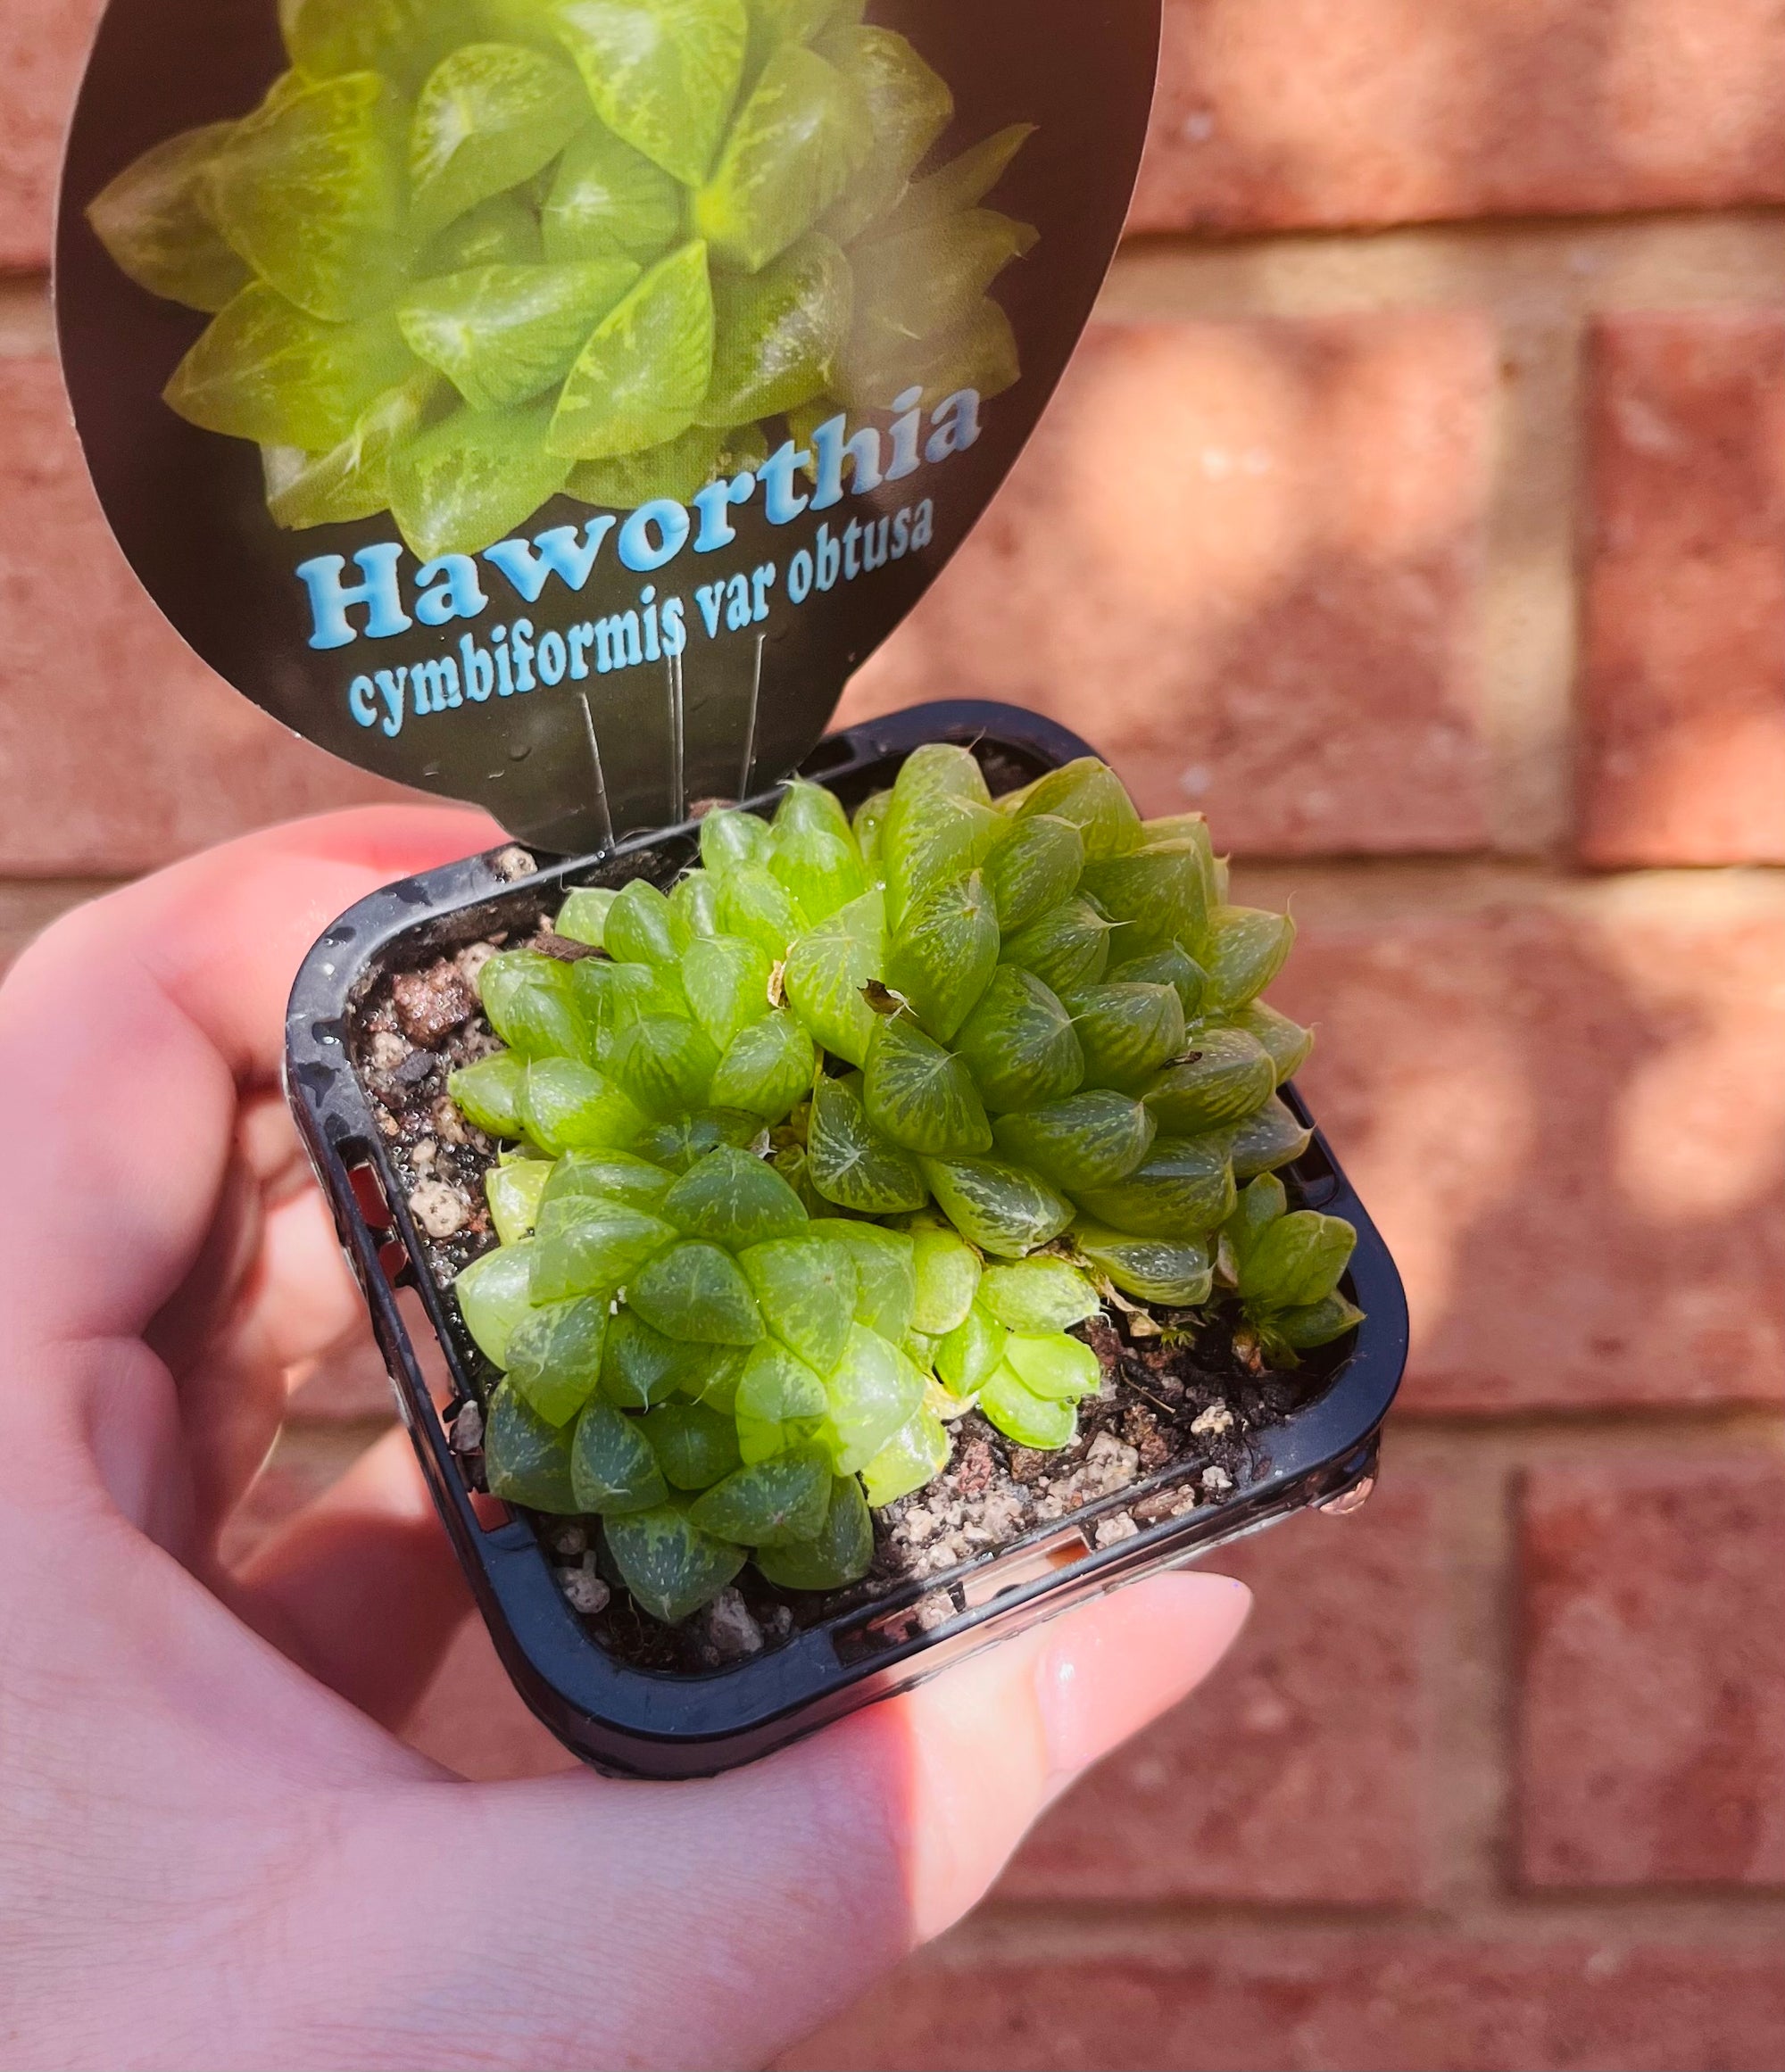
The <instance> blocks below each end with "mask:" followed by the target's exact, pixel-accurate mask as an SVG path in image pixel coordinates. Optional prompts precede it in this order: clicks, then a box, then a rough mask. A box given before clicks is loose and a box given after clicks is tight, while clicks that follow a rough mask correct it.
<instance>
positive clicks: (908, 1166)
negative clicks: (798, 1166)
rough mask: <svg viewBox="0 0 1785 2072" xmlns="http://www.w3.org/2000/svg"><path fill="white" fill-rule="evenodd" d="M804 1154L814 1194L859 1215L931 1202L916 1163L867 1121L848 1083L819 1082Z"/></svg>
mask: <svg viewBox="0 0 1785 2072" xmlns="http://www.w3.org/2000/svg"><path fill="white" fill-rule="evenodd" d="M852 1076H853V1075H851V1077H852ZM806 1156H807V1169H808V1171H809V1174H810V1176H811V1181H812V1185H813V1186H814V1187H815V1188H816V1189H818V1192H819V1194H821V1195H822V1196H823V1197H824V1198H825V1199H826V1201H828V1202H834V1203H835V1204H836V1206H838V1207H839V1208H846V1209H853V1210H854V1211H855V1212H856V1214H859V1215H896V1214H898V1213H899V1212H900V1211H901V1209H917V1208H921V1207H922V1206H924V1204H925V1203H926V1201H927V1200H928V1199H929V1198H930V1190H929V1189H928V1187H927V1186H926V1184H925V1181H924V1176H923V1173H921V1172H920V1171H919V1170H918V1167H917V1162H916V1160H915V1159H913V1158H912V1157H911V1156H909V1153H907V1152H905V1151H902V1150H901V1149H900V1148H899V1147H898V1146H897V1145H896V1144H894V1143H893V1142H892V1140H891V1139H890V1138H889V1137H886V1136H884V1135H883V1134H882V1132H881V1131H878V1130H876V1128H875V1127H874V1125H873V1123H870V1122H869V1121H868V1111H867V1109H866V1108H865V1107H864V1106H862V1102H861V1097H860V1095H859V1091H858V1090H857V1088H856V1087H855V1086H854V1085H853V1084H851V1081H849V1080H841V1079H821V1080H820V1081H819V1082H818V1085H817V1086H816V1087H815V1088H814V1089H813V1092H812V1116H811V1125H810V1131H809V1137H808V1140H807V1147H806Z"/></svg>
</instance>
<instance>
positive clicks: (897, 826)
mask: <svg viewBox="0 0 1785 2072" xmlns="http://www.w3.org/2000/svg"><path fill="white" fill-rule="evenodd" d="M938 746H940V744H938ZM941 752H942V755H944V756H946V757H947V758H949V759H948V760H946V761H942V760H938V759H937V758H936V757H935V756H934V754H933V752H932V750H929V749H918V750H916V751H915V752H914V753H913V754H912V755H910V756H909V757H908V758H906V760H905V762H904V764H903V766H902V767H901V769H900V772H899V781H898V783H895V784H894V785H893V787H892V799H891V800H890V801H889V802H888V805H887V808H886V817H885V820H884V823H883V824H882V827H881V834H880V862H881V866H882V868H883V869H884V872H885V875H886V903H887V916H888V919H889V920H896V917H897V916H901V915H902V914H903V912H904V911H905V909H906V908H907V907H909V905H910V904H911V902H912V901H913V900H914V899H917V898H919V897H920V896H921V895H922V894H923V893H925V892H927V891H931V890H932V889H933V888H934V887H935V886H938V885H945V884H948V883H951V882H953V881H954V880H956V879H959V878H964V877H966V876H967V874H968V873H969V872H970V871H973V870H976V869H977V868H978V866H980V865H981V864H982V863H983V862H984V860H985V858H986V857H987V855H988V854H989V853H990V852H991V850H992V845H993V843H994V842H996V841H997V840H998V839H999V837H1000V835H1001V834H1002V833H1004V832H1005V830H1004V827H1003V825H1002V823H1001V822H1000V818H999V816H998V813H997V811H996V810H995V808H993V807H992V803H991V801H990V800H989V798H988V797H987V795H986V792H985V778H984V775H983V774H982V773H981V770H980V767H979V765H978V764H977V763H976V762H975V761H974V759H973V758H972V757H971V756H970V755H968V754H967V750H965V749H942V750H941Z"/></svg>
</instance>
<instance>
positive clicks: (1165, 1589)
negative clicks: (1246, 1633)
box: [1035, 1573, 1252, 1792]
mask: <svg viewBox="0 0 1785 2072" xmlns="http://www.w3.org/2000/svg"><path fill="white" fill-rule="evenodd" d="M1251 1604H1252V1593H1251V1592H1250V1591H1249V1589H1248V1588H1247V1587H1246V1586H1245V1585H1244V1584H1243V1583H1240V1582H1236V1581H1234V1579H1233V1578H1232V1577H1231V1576H1210V1575H1203V1574H1200V1573H1198V1574H1194V1575H1171V1576H1155V1577H1151V1578H1150V1579H1148V1580H1147V1581H1146V1582H1144V1583H1136V1584H1133V1585H1132V1586H1131V1587H1129V1588H1127V1589H1125V1590H1118V1591H1117V1592H1116V1593H1115V1594H1114V1595H1111V1596H1108V1597H1106V1598H1104V1599H1102V1600H1101V1601H1100V1603H1098V1604H1091V1605H1087V1606H1085V1607H1084V1609H1083V1610H1082V1611H1079V1612H1074V1613H1072V1614H1071V1616H1070V1617H1069V1618H1067V1619H1066V1620H1062V1621H1061V1622H1060V1628H1059V1632H1058V1633H1057V1634H1056V1635H1055V1636H1054V1637H1053V1638H1052V1639H1051V1640H1050V1642H1049V1644H1048V1645H1047V1646H1046V1647H1045V1648H1044V1649H1043V1650H1042V1655H1041V1658H1040V1660H1039V1662H1037V1663H1036V1665H1035V1678H1036V1696H1037V1699H1038V1702H1039V1704H1040V1707H1041V1716H1042V1730H1043V1732H1044V1734H1045V1736H1046V1743H1047V1753H1048V1769H1049V1774H1050V1792H1051V1791H1059V1790H1063V1789H1064V1788H1065V1786H1067V1784H1069V1783H1071V1781H1072V1780H1073V1778H1075V1777H1077V1776H1078V1775H1079V1774H1080V1773H1081V1772H1082V1771H1083V1770H1085V1769H1089V1768H1090V1767H1091V1765H1092V1763H1093V1762H1096V1761H1100V1759H1101V1758H1102V1757H1103V1756H1105V1755H1107V1754H1108V1753H1109V1751H1110V1750H1111V1749H1112V1748H1115V1747H1117V1745H1119V1744H1120V1743H1122V1742H1124V1741H1125V1740H1126V1739H1127V1738H1128V1736H1130V1735H1131V1734H1135V1733H1138V1732H1139V1730H1140V1729H1141V1728H1142V1727H1144V1726H1146V1725H1148V1724H1149V1723H1150V1721H1151V1720H1155V1719H1157V1718H1158V1715H1159V1714H1160V1713H1161V1712H1164V1711H1167V1710H1168V1709H1169V1708H1170V1707H1171V1706H1173V1705H1175V1704H1176V1703H1178V1702H1179V1700H1181V1699H1182V1698H1183V1697H1185V1696H1187V1695H1188V1694H1189V1693H1190V1692H1191V1691H1192V1690H1193V1689H1195V1687H1196V1686H1197V1685H1198V1684H1200V1682H1201V1681H1202V1679H1203V1678H1204V1677H1206V1676H1207V1675H1208V1672H1209V1670H1212V1669H1213V1668H1214V1667H1215V1665H1216V1662H1219V1661H1220V1659H1221V1657H1222V1656H1223V1655H1224V1654H1225V1653H1226V1652H1227V1650H1228V1648H1229V1647H1231V1646H1232V1645H1233V1641H1234V1639H1235V1638H1236V1637H1237V1636H1238V1634H1239V1632H1240V1629H1241V1627H1242V1626H1243V1625H1244V1624H1245V1623H1246V1616H1247V1613H1248V1612H1249V1611H1250V1610H1251Z"/></svg>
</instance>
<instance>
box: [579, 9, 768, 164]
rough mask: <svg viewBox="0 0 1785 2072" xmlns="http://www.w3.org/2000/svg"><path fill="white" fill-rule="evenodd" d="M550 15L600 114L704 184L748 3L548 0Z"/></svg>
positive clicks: (655, 158)
mask: <svg viewBox="0 0 1785 2072" xmlns="http://www.w3.org/2000/svg"><path fill="white" fill-rule="evenodd" d="M549 12H550V17H551V20H552V22H553V25H554V26H555V28H556V30H557V33H558V36H559V37H560V40H561V41H562V42H563V44H564V46H565V48H566V49H567V50H568V51H569V54H570V55H571V56H572V57H573V58H574V59H575V60H576V62H577V69H578V70H580V71H581V73H582V75H583V79H584V83H585V85H586V86H587V87H588V90H589V94H590V97H591V98H592V99H593V100H594V104H595V109H596V112H597V113H598V114H599V115H600V116H601V119H602V121H603V122H605V123H606V124H607V126H608V128H610V130H612V132H613V133H614V135H615V136H616V137H619V138H620V139H621V140H622V141H623V142H624V143H627V144H629V145H632V147H633V149H634V150H635V151H638V152H642V153H643V155H644V156H645V157H646V158H648V159H649V160H651V162H652V163H653V164H654V165H659V166H661V167H662V169H663V170H664V171H665V172H667V173H668V174H669V175H671V177H672V178H675V179H677V180H679V181H680V182H681V183H682V185H683V186H689V187H692V186H698V185H699V184H700V182H701V181H702V179H703V178H705V177H706V172H707V168H708V167H709V166H710V164H711V163H712V160H713V155H714V153H716V152H717V151H718V146H719V142H720V139H721V138H722V137H724V135H725V131H726V120H727V118H728V117H729V116H730V114H731V112H732V104H733V102H734V101H735V98H736V95H737V88H738V81H739V79H740V78H741V77H742V75H743V53H744V42H745V37H746V33H747V24H746V19H745V13H744V7H743V0H549Z"/></svg>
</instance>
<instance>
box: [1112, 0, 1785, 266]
mask: <svg viewBox="0 0 1785 2072" xmlns="http://www.w3.org/2000/svg"><path fill="white" fill-rule="evenodd" d="M1780 200H1785V16H1781V13H1780V12H1779V9H1778V7H1777V6H1776V5H1775V4H1773V0H1718V4H1716V5H1714V6H1707V5H1706V4H1705V0H1640V4H1635V5H1632V4H1629V0H1518V4H1516V5H1513V4H1500V5H1498V6H1484V5H1482V4H1481V0H1346V4H1344V5H1342V6H1335V5H1333V0H1166V45H1165V57H1164V65H1163V70H1162V76H1161V80H1160V90H1159V95H1158V101H1157V103H1156V104H1155V108H1154V115H1153V129H1152V137H1151V143H1150V148H1149V151H1148V154H1147V161H1146V165H1145V168H1144V170H1143V172H1142V180H1141V190H1140V194H1139V196H1138V198H1137V201H1136V204H1135V209H1134V214H1133V227H1134V228H1138V229H1142V230H1182V229H1214V230H1227V231H1233V230H1241V231H1243V230H1277V229H1287V228H1334V227H1340V226H1343V225H1347V224H1359V225H1366V224H1376V223H1399V222H1411V221H1420V220H1431V219H1450V218H1457V217H1464V218H1466V217H1474V216H1504V215H1514V216H1524V215H1551V214H1557V213H1561V214H1586V213H1598V212H1604V211H1611V212H1617V211H1631V210H1640V209H1677V208H1711V207H1719V206H1723V205H1726V204H1729V203H1741V202H1777V201H1780Z"/></svg>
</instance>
